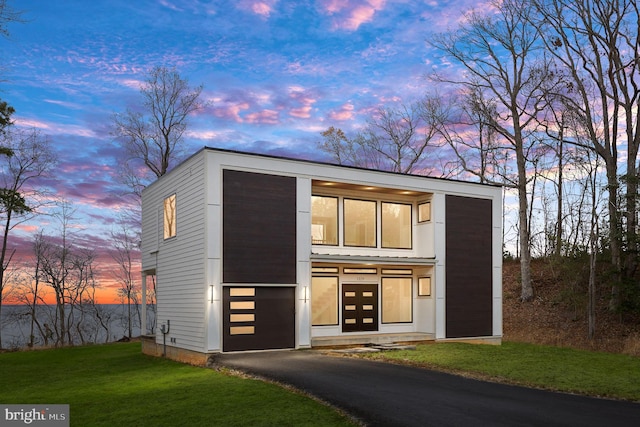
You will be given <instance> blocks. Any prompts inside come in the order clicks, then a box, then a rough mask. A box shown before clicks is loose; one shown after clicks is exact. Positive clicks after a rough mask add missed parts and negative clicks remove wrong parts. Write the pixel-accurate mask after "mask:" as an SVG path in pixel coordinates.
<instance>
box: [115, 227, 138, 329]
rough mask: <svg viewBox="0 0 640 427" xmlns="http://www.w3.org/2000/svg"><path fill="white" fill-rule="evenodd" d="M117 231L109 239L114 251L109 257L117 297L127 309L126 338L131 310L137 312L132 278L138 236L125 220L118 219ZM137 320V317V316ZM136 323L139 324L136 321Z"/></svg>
mask: <svg viewBox="0 0 640 427" xmlns="http://www.w3.org/2000/svg"><path fill="white" fill-rule="evenodd" d="M119 226H120V228H119V230H118V231H117V232H115V231H114V232H112V233H111V238H112V241H113V245H114V251H113V252H112V254H111V256H112V257H113V260H114V261H115V262H116V265H117V270H116V272H115V277H116V279H117V280H118V283H119V285H120V288H119V289H118V295H120V296H121V298H123V299H124V301H126V307H127V316H126V322H127V331H128V333H129V335H128V337H129V338H131V337H132V335H133V331H132V329H133V319H134V317H133V313H132V308H133V309H135V310H136V312H137V314H138V315H139V312H138V302H139V301H138V289H137V280H136V279H135V276H134V265H135V260H136V258H137V257H136V252H137V247H138V245H137V242H138V236H137V234H136V233H134V232H132V230H131V229H130V228H129V227H128V226H127V222H126V219H124V218H120V219H119ZM138 319H139V316H138ZM138 323H140V322H139V321H138Z"/></svg>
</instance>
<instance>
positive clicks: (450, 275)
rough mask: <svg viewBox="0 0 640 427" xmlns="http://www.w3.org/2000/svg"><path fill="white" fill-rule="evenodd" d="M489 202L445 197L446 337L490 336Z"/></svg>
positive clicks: (490, 215) (491, 297) (491, 325)
mask: <svg viewBox="0 0 640 427" xmlns="http://www.w3.org/2000/svg"><path fill="white" fill-rule="evenodd" d="M491 217H492V201H491V200H487V199H476V198H471V197H460V196H451V195H448V196H446V246H447V249H446V269H445V270H446V296H445V298H446V318H447V320H446V336H447V338H461V337H474V336H490V335H493V324H492V318H493V308H492V307H493V295H492V275H493V274H492V258H491V256H492V234H493V233H492V222H491Z"/></svg>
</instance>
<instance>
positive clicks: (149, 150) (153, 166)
mask: <svg viewBox="0 0 640 427" xmlns="http://www.w3.org/2000/svg"><path fill="white" fill-rule="evenodd" d="M201 92H202V86H198V87H195V88H194V87H191V86H189V83H188V81H187V80H186V79H183V78H182V77H181V76H180V74H178V72H177V71H176V70H175V69H169V68H165V67H155V68H153V69H152V70H151V71H150V72H149V73H148V75H147V77H146V80H145V83H144V84H143V86H142V88H141V89H140V94H141V97H142V105H141V106H139V107H138V108H136V109H127V110H126V112H125V113H120V114H114V116H113V126H114V130H113V135H114V136H115V137H116V138H117V139H118V140H119V141H121V142H122V143H123V144H124V146H125V148H126V150H127V152H128V154H129V156H130V161H132V162H133V164H132V165H129V167H128V169H127V171H128V172H129V173H128V174H127V176H126V177H125V180H126V181H128V183H129V184H130V185H131V186H132V189H133V190H134V192H135V193H139V192H140V191H141V190H142V188H143V187H144V185H145V184H147V183H148V181H149V180H150V179H154V178H157V177H160V176H162V175H164V174H165V173H167V171H168V170H169V168H170V167H171V165H172V163H173V162H174V161H175V160H176V158H177V157H179V156H180V155H181V154H182V153H181V148H182V143H183V135H184V132H185V131H186V129H187V125H188V119H189V116H190V115H191V114H193V113H195V112H196V111H198V110H200V109H201V108H202V107H203V104H202V103H201V102H200V100H199V98H200V93H201ZM136 162H142V164H143V165H144V167H145V168H146V169H147V170H148V172H149V173H150V175H151V177H149V176H148V174H147V175H146V176H140V172H139V170H138V168H137V167H136V165H137V164H138V163H136Z"/></svg>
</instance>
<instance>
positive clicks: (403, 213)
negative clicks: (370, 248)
mask: <svg viewBox="0 0 640 427" xmlns="http://www.w3.org/2000/svg"><path fill="white" fill-rule="evenodd" d="M382 247H383V248H399V249H411V205H401V204H399V203H382Z"/></svg>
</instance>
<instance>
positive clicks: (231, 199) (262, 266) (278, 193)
mask: <svg viewBox="0 0 640 427" xmlns="http://www.w3.org/2000/svg"><path fill="white" fill-rule="evenodd" d="M222 200H223V202H222V203H223V206H222V221H223V224H222V227H223V232H222V240H223V243H222V248H223V253H222V263H223V273H222V274H223V280H224V282H225V283H276V284H291V283H296V179H295V178H293V177H285V176H277V175H266V174H258V173H251V172H242V171H234V170H225V171H224V172H223V196H222Z"/></svg>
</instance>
